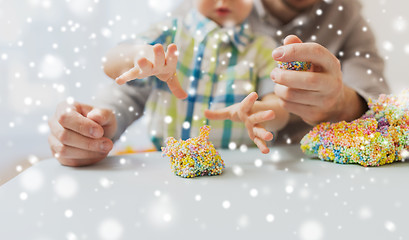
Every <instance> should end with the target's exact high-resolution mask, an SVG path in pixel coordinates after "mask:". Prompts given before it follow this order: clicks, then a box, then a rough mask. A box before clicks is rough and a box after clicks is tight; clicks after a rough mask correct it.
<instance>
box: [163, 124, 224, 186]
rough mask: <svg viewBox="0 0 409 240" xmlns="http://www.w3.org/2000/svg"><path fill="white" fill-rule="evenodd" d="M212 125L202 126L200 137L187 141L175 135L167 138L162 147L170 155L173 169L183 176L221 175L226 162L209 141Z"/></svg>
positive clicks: (164, 152)
mask: <svg viewBox="0 0 409 240" xmlns="http://www.w3.org/2000/svg"><path fill="white" fill-rule="evenodd" d="M209 133H210V126H207V125H205V126H202V127H201V128H200V134H199V136H198V137H194V138H189V139H187V140H186V141H183V140H179V141H177V140H176V139H175V138H173V137H169V138H167V139H166V147H162V152H163V155H166V156H168V157H170V163H171V167H172V171H173V172H174V173H175V174H176V175H178V176H181V177H185V178H193V177H197V176H205V175H207V176H212V175H220V174H222V172H223V169H224V162H223V160H222V159H221V157H220V155H219V153H218V152H217V151H216V149H215V148H214V146H213V144H212V143H211V142H210V141H209Z"/></svg>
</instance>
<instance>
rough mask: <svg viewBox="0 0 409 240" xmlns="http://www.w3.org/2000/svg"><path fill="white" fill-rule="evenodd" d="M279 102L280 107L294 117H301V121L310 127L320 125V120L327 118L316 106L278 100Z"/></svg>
mask: <svg viewBox="0 0 409 240" xmlns="http://www.w3.org/2000/svg"><path fill="white" fill-rule="evenodd" d="M279 102H280V105H281V106H282V107H283V108H285V109H286V110H287V111H289V112H291V113H293V114H295V115H298V116H302V119H303V120H304V121H305V122H306V123H308V124H310V125H316V124H318V123H320V122H321V121H322V119H325V118H326V117H327V116H325V112H323V111H322V110H321V108H319V107H316V106H310V105H304V104H300V103H292V102H289V101H285V100H282V99H279Z"/></svg>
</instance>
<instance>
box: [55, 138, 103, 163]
mask: <svg viewBox="0 0 409 240" xmlns="http://www.w3.org/2000/svg"><path fill="white" fill-rule="evenodd" d="M48 142H49V144H50V146H51V149H52V152H53V153H54V157H56V158H57V159H58V160H59V161H60V162H61V163H62V164H64V165H69V166H83V165H89V164H93V163H95V161H97V160H102V159H104V158H105V157H106V156H107V153H101V152H93V151H86V150H83V149H79V148H74V147H71V146H67V145H64V144H62V143H61V142H59V141H58V139H57V138H55V136H53V135H49V138H48Z"/></svg>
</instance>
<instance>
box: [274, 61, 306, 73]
mask: <svg viewBox="0 0 409 240" xmlns="http://www.w3.org/2000/svg"><path fill="white" fill-rule="evenodd" d="M277 65H278V67H279V68H281V69H286V70H295V71H308V70H310V69H311V62H302V61H293V62H280V61H277Z"/></svg>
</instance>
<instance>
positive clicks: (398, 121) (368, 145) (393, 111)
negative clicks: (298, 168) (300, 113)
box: [301, 89, 409, 167]
mask: <svg viewBox="0 0 409 240" xmlns="http://www.w3.org/2000/svg"><path fill="white" fill-rule="evenodd" d="M368 106H369V110H368V111H367V112H366V113H365V114H364V115H363V116H362V117H361V118H359V119H357V120H355V121H352V122H345V121H343V122H338V123H332V124H330V123H328V122H326V123H321V124H319V125H317V126H316V127H314V128H313V129H312V130H311V131H310V132H309V133H308V134H307V135H305V136H304V138H303V139H302V140H301V149H302V151H303V152H304V153H306V154H307V155H311V156H313V155H314V156H318V158H320V159H321V160H325V161H333V162H336V163H355V164H359V165H362V166H365V167H366V166H380V165H384V164H387V163H392V162H396V161H401V160H402V159H403V158H405V157H407V153H408V150H409V89H406V90H403V91H402V92H401V93H400V94H398V95H393V94H392V95H381V96H380V97H379V98H378V100H377V101H374V102H373V101H372V100H369V102H368Z"/></svg>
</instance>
